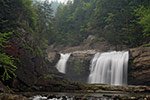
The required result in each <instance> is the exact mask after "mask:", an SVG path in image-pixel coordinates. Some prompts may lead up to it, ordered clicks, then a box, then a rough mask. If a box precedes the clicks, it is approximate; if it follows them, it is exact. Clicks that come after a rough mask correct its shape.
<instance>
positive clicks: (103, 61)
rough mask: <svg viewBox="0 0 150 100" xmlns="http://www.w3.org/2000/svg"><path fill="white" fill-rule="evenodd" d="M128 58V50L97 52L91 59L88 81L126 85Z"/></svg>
mask: <svg viewBox="0 0 150 100" xmlns="http://www.w3.org/2000/svg"><path fill="white" fill-rule="evenodd" d="M128 59H129V53H128V51H118V52H117V51H113V52H105V53H96V54H95V56H94V58H93V59H92V61H91V67H90V75H89V80H88V82H89V83H91V84H95V83H102V84H111V85H126V84H127V69H128Z"/></svg>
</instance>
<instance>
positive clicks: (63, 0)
mask: <svg viewBox="0 0 150 100" xmlns="http://www.w3.org/2000/svg"><path fill="white" fill-rule="evenodd" d="M41 1H45V0H41ZM49 1H50V2H51V1H58V2H61V3H66V2H67V1H68V0H49Z"/></svg>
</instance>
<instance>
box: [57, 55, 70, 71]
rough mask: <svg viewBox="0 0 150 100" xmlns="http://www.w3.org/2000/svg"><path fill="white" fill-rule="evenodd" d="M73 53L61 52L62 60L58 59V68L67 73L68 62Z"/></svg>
mask: <svg viewBox="0 0 150 100" xmlns="http://www.w3.org/2000/svg"><path fill="white" fill-rule="evenodd" d="M70 55H71V53H66V54H62V53H60V60H59V61H58V63H57V65H56V68H57V69H58V71H59V72H61V73H66V63H67V61H68V59H69V57H70Z"/></svg>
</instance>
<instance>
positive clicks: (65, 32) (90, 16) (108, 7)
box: [55, 0, 150, 47]
mask: <svg viewBox="0 0 150 100" xmlns="http://www.w3.org/2000/svg"><path fill="white" fill-rule="evenodd" d="M139 5H142V6H144V7H145V6H146V7H147V8H148V7H149V1H148V0H143V1H136V0H133V1H131V0H111V1H110V0H75V1H74V2H73V3H68V4H66V5H60V6H59V8H58V11H57V13H56V16H55V19H56V22H55V30H56V33H57V34H55V35H56V38H55V41H56V42H57V41H60V42H59V43H60V44H64V45H77V44H80V42H82V41H83V40H84V39H85V38H87V37H88V35H91V34H92V35H96V36H98V37H103V38H105V40H107V41H109V42H110V43H112V44H114V45H118V44H122V45H128V46H129V47H133V46H137V45H141V44H142V43H145V42H147V39H146V40H145V36H147V37H148V36H149V32H148V31H149V19H150V18H149V8H148V9H147V10H143V9H141V8H140V9H141V11H139V10H140V9H138V14H140V15H139V16H140V19H141V20H140V21H139V23H136V22H137V21H138V17H137V14H135V9H137V7H139ZM141 26H143V27H144V30H143V29H142V28H141ZM147 33H148V34H147ZM143 34H145V36H143ZM57 36H58V38H57ZM64 38H65V42H64ZM70 38H71V39H70ZM70 40H71V41H70Z"/></svg>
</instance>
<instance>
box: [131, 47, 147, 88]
mask: <svg viewBox="0 0 150 100" xmlns="http://www.w3.org/2000/svg"><path fill="white" fill-rule="evenodd" d="M128 77H129V79H128V80H129V84H134V85H150V47H138V48H133V49H130V64H129V76H128Z"/></svg>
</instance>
